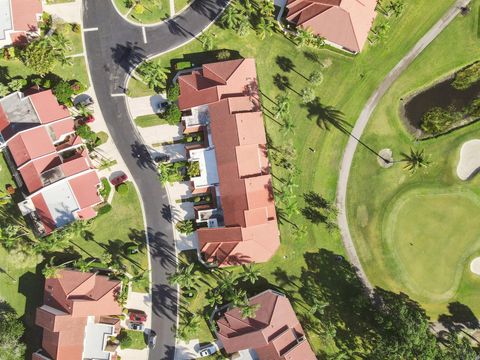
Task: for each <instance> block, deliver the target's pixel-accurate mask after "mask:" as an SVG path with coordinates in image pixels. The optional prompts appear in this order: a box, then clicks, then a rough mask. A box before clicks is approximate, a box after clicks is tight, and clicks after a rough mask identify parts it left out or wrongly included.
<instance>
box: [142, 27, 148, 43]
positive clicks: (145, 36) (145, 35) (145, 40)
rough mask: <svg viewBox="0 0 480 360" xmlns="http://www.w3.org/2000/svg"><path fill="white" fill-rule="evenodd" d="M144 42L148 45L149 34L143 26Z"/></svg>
mask: <svg viewBox="0 0 480 360" xmlns="http://www.w3.org/2000/svg"><path fill="white" fill-rule="evenodd" d="M142 34H143V42H144V43H145V44H146V43H147V32H146V31H145V26H142Z"/></svg>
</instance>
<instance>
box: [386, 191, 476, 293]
mask: <svg viewBox="0 0 480 360" xmlns="http://www.w3.org/2000/svg"><path fill="white" fill-rule="evenodd" d="M478 214H480V199H479V198H478V197H477V196H476V195H475V194H474V193H472V192H470V191H462V189H454V190H450V191H448V190H435V189H433V190H432V189H431V188H428V189H426V188H425V189H421V188H415V189H413V190H408V191H406V192H403V193H401V194H399V195H398V196H397V197H396V198H395V199H394V200H393V201H392V203H391V204H390V206H389V207H388V210H387V212H386V216H385V218H384V223H383V236H384V237H385V238H384V240H385V243H386V246H387V247H388V248H389V253H390V254H391V259H390V260H391V261H392V262H393V264H391V265H393V266H392V267H393V268H394V269H395V271H396V273H397V276H398V278H399V279H400V280H401V281H402V283H403V285H404V286H405V287H406V288H407V289H408V290H409V291H410V292H411V293H412V294H411V295H414V296H416V297H419V298H423V299H428V300H429V301H432V300H433V301H446V300H448V299H450V298H452V297H454V296H455V294H456V292H457V289H458V287H459V284H460V280H461V277H462V274H463V272H464V270H465V268H466V267H468V266H469V263H468V258H469V256H471V255H472V254H473V253H475V252H476V251H478V250H479V249H480V227H479V226H475V225H474V223H475V220H474V219H475V218H477V217H478Z"/></svg>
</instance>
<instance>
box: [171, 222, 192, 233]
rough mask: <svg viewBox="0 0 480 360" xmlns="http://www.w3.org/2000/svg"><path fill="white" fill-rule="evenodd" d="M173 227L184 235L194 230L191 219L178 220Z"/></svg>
mask: <svg viewBox="0 0 480 360" xmlns="http://www.w3.org/2000/svg"><path fill="white" fill-rule="evenodd" d="M175 227H176V228H177V230H178V231H179V232H180V233H182V234H185V235H190V234H191V233H193V232H194V231H195V225H194V223H193V220H183V221H179V222H177V224H176V225H175Z"/></svg>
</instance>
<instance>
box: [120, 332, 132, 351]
mask: <svg viewBox="0 0 480 360" xmlns="http://www.w3.org/2000/svg"><path fill="white" fill-rule="evenodd" d="M118 340H119V341H120V347H121V348H122V349H128V348H130V347H131V346H132V344H133V339H132V338H131V336H130V334H129V333H128V332H126V331H123V330H122V331H121V332H120V334H119V335H118Z"/></svg>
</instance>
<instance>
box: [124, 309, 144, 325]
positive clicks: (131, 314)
mask: <svg viewBox="0 0 480 360" xmlns="http://www.w3.org/2000/svg"><path fill="white" fill-rule="evenodd" d="M128 318H129V320H130V321H135V322H140V323H143V322H145V321H147V314H145V312H144V311H141V310H129V311H128Z"/></svg>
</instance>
